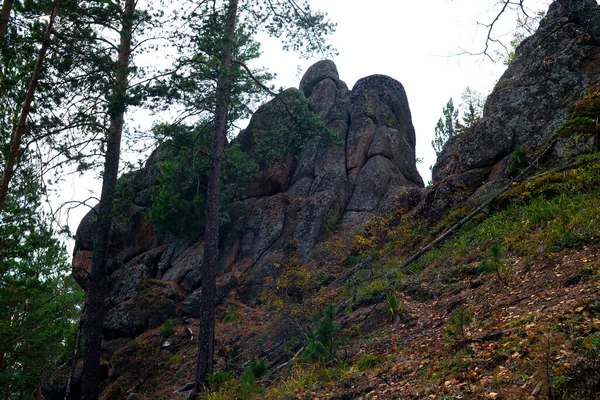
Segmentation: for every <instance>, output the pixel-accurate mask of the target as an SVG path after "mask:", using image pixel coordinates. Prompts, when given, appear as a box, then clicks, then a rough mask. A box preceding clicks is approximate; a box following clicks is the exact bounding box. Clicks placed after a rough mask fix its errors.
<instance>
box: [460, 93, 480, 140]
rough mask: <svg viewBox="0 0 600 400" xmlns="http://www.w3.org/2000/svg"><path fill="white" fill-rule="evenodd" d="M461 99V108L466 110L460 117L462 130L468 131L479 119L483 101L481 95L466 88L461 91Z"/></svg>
mask: <svg viewBox="0 0 600 400" xmlns="http://www.w3.org/2000/svg"><path fill="white" fill-rule="evenodd" d="M461 97H462V103H461V107H462V108H463V109H464V110H466V111H465V112H464V113H463V115H462V129H463V130H464V129H470V128H471V127H473V125H474V124H475V122H477V121H478V120H479V118H481V114H482V112H483V104H484V99H483V98H482V96H481V94H479V93H477V92H475V91H474V90H472V89H471V88H470V87H468V86H467V87H466V88H465V90H464V91H463V93H462V96H461Z"/></svg>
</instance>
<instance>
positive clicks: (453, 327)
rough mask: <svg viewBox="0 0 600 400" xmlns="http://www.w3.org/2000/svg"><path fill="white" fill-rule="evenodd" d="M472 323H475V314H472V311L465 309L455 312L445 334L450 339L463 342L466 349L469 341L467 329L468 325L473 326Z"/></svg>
mask: <svg viewBox="0 0 600 400" xmlns="http://www.w3.org/2000/svg"><path fill="white" fill-rule="evenodd" d="M471 322H473V314H471V312H470V311H468V310H466V309H464V308H460V309H458V310H455V311H454V312H453V313H452V314H450V317H449V318H448V322H447V323H446V330H445V331H444V333H445V334H446V336H448V337H451V338H454V339H457V340H460V341H462V343H463V345H464V347H465V348H466V347H467V344H468V341H467V335H466V333H465V328H466V327H467V325H469V324H471Z"/></svg>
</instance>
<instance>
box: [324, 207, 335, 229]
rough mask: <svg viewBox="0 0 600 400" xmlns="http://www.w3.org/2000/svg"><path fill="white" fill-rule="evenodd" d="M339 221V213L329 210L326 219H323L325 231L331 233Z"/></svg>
mask: <svg viewBox="0 0 600 400" xmlns="http://www.w3.org/2000/svg"><path fill="white" fill-rule="evenodd" d="M337 223H338V215H337V213H336V212H335V211H334V210H329V211H327V214H326V215H325V221H323V231H324V232H325V233H330V232H331V231H333V228H335V226H336V225H337Z"/></svg>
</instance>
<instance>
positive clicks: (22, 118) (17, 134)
mask: <svg viewBox="0 0 600 400" xmlns="http://www.w3.org/2000/svg"><path fill="white" fill-rule="evenodd" d="M7 5H12V2H7V1H6V0H5V1H4V3H3V4H2V21H1V23H0V33H1V34H2V38H3V37H4V33H5V32H6V23H7V19H8V15H9V14H10V9H9V10H8V11H7V14H6V19H5V15H4V11H5V7H6V6H7ZM59 8H60V0H56V1H55V2H54V5H53V6H52V13H51V14H50V20H49V21H48V28H47V29H46V34H45V36H44V40H43V42H42V46H41V47H40V51H39V52H38V56H37V60H36V62H35V67H34V69H33V74H32V75H31V80H30V81H29V87H28V88H27V93H26V94H25V100H24V101H23V106H22V108H21V114H20V115H19V122H18V123H17V126H16V128H15V130H14V131H13V134H12V137H11V139H10V150H9V153H8V156H7V157H6V163H5V165H4V172H3V174H2V181H1V182H0V213H2V210H4V205H5V203H6V196H7V195H8V187H9V185H10V181H11V179H12V177H13V174H14V172H15V165H16V163H17V162H18V160H19V151H20V150H21V142H22V141H23V134H24V133H25V130H26V129H27V118H29V112H30V111H31V103H32V102H33V97H34V94H35V91H36V89H37V87H38V82H39V79H40V75H41V73H42V66H43V65H44V60H45V59H46V52H47V51H48V46H49V45H50V38H51V37H52V27H53V26H54V21H55V20H56V16H57V14H58V9H59Z"/></svg>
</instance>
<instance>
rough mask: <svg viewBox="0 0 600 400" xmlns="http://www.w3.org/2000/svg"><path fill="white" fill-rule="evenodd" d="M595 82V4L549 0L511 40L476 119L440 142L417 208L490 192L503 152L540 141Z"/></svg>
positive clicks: (599, 45)
mask: <svg viewBox="0 0 600 400" xmlns="http://www.w3.org/2000/svg"><path fill="white" fill-rule="evenodd" d="M598 82H600V8H599V7H598V5H597V3H596V1H595V0H583V1H579V0H578V1H574V0H559V1H556V2H554V3H553V4H552V5H551V6H550V9H549V10H548V14H547V16H546V18H544V20H542V22H541V24H540V27H539V29H538V30H537V32H536V33H535V34H534V35H532V36H530V37H529V38H527V39H525V40H524V41H523V42H522V43H521V44H520V45H519V46H518V48H517V50H516V54H515V60H514V61H513V62H512V63H511V64H510V66H509V67H508V69H507V70H506V72H505V73H504V74H503V75H502V77H501V78H500V80H499V81H498V83H497V84H496V86H495V88H494V90H493V91H492V93H491V94H490V96H489V97H488V99H487V101H486V103H485V106H484V110H483V117H482V118H481V120H480V121H479V122H478V123H476V124H475V126H473V128H472V129H471V130H470V131H468V132H466V133H464V134H461V135H458V136H455V137H453V138H451V139H450V140H449V141H448V143H447V144H446V146H445V147H444V149H443V151H442V152H441V154H440V156H439V157H438V160H437V163H436V165H435V166H434V168H433V176H432V178H433V183H434V186H433V188H431V189H430V190H428V192H427V193H426V194H425V197H426V199H427V201H425V202H424V203H423V204H422V205H421V206H420V207H419V208H420V210H421V212H423V213H425V214H429V215H431V216H433V217H434V219H439V218H441V217H442V216H443V214H444V213H445V211H447V210H448V209H449V208H451V207H452V206H454V205H455V204H458V203H459V202H461V201H463V200H465V199H466V198H468V197H469V196H470V195H471V194H473V193H475V192H476V191H477V192H478V193H477V195H479V194H482V193H484V192H488V193H491V192H493V191H494V188H495V187H497V186H498V185H499V184H501V182H500V181H502V179H505V178H506V167H507V164H508V162H509V158H510V155H511V153H512V152H513V151H515V149H517V148H518V147H521V148H523V149H524V150H525V151H529V152H530V153H533V152H536V151H540V150H541V149H542V148H543V147H544V146H547V145H548V144H549V142H548V141H549V139H550V138H551V137H552V135H553V134H554V133H555V132H556V131H557V129H558V128H559V127H560V125H561V124H562V123H563V122H564V121H565V120H567V118H568V117H569V115H570V113H571V109H572V106H573V104H574V102H575V101H576V100H577V99H579V98H581V96H582V95H584V94H585V92H586V90H587V89H588V88H590V87H592V86H593V85H594V84H597V83H598ZM561 145H564V143H562V144H561V143H558V146H559V147H560V146H561ZM582 151H583V150H582Z"/></svg>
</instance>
